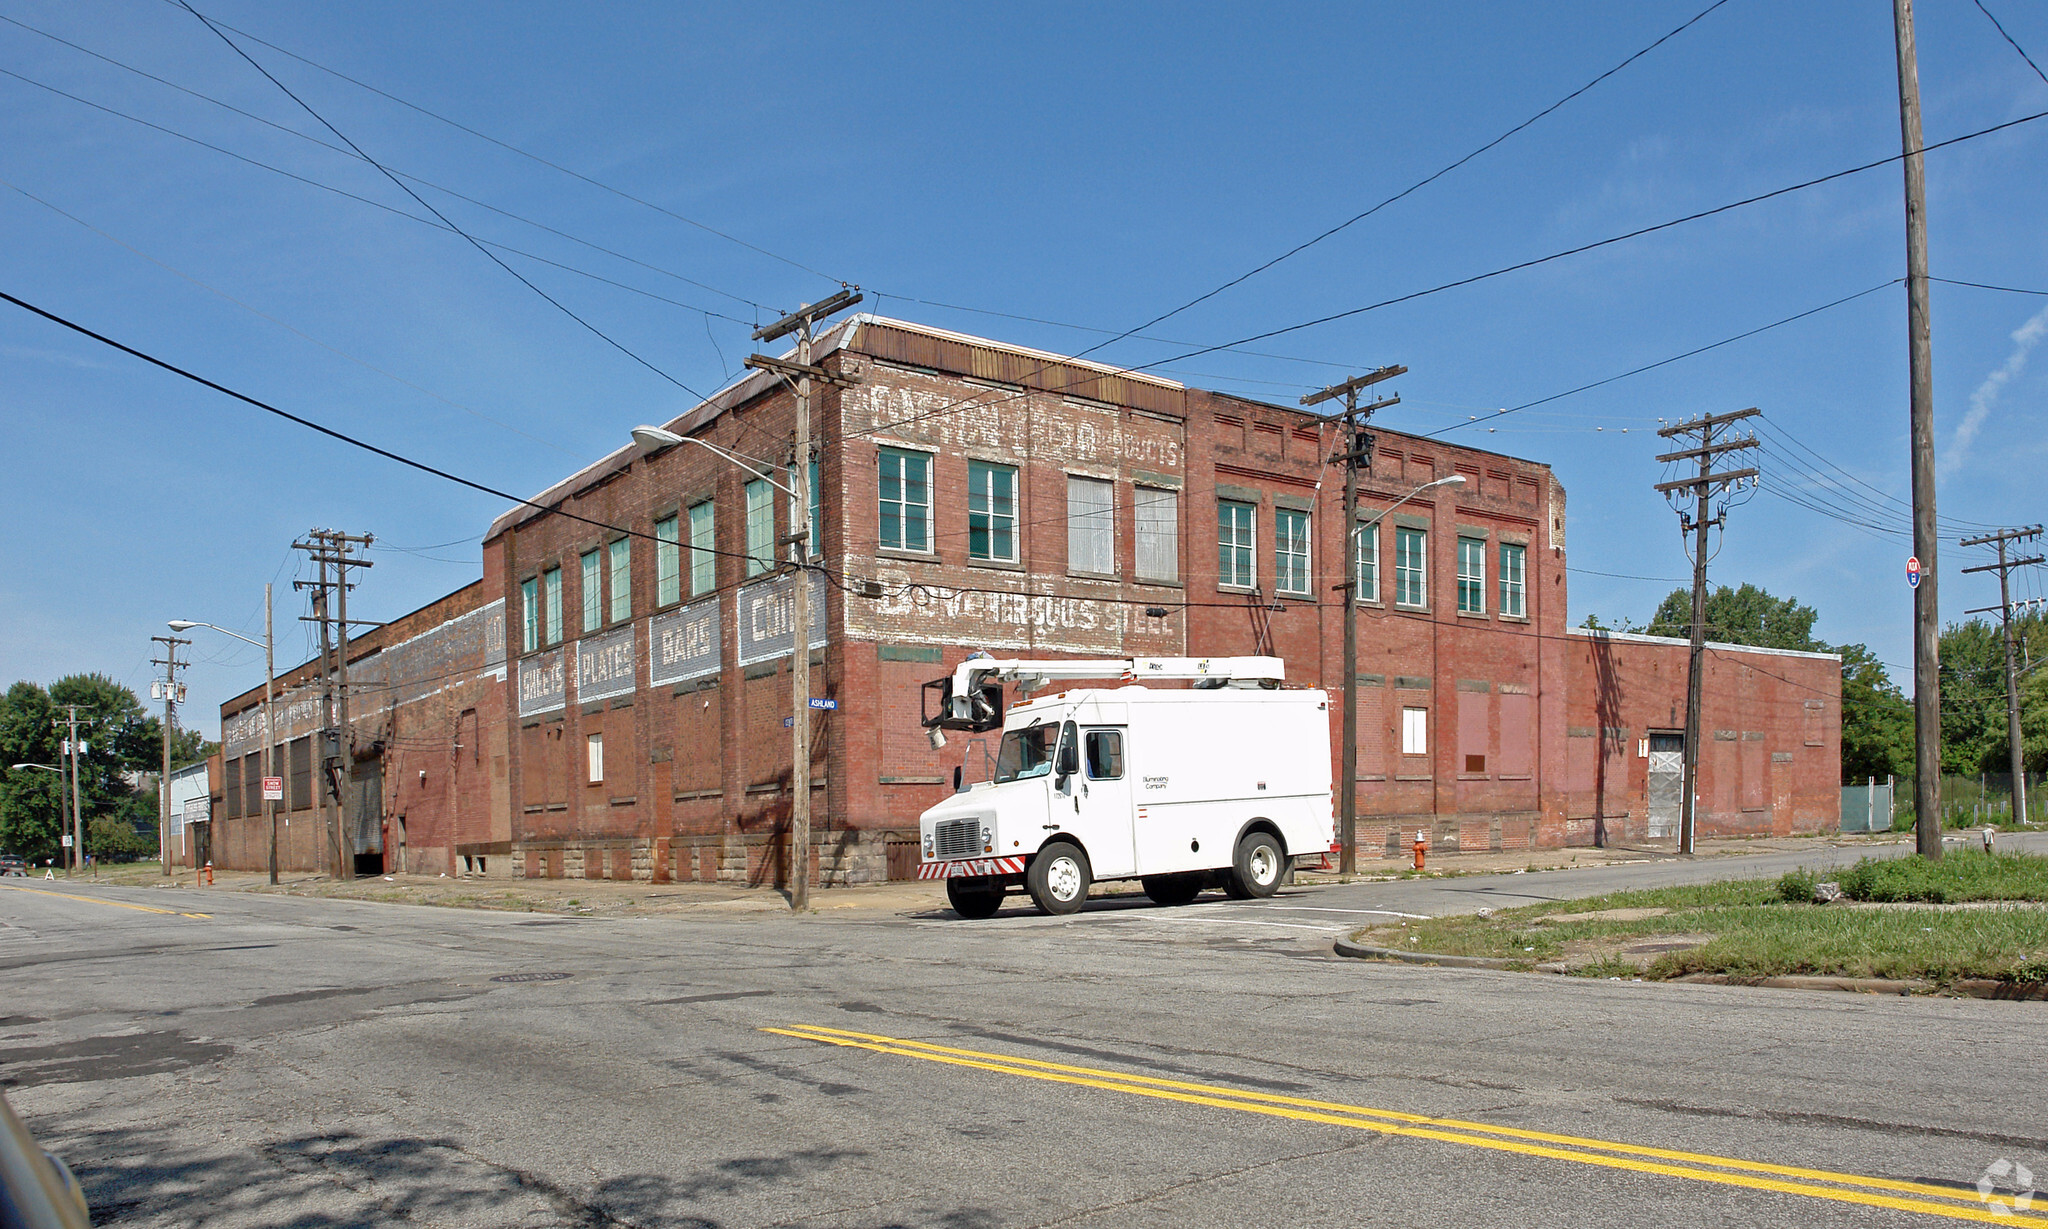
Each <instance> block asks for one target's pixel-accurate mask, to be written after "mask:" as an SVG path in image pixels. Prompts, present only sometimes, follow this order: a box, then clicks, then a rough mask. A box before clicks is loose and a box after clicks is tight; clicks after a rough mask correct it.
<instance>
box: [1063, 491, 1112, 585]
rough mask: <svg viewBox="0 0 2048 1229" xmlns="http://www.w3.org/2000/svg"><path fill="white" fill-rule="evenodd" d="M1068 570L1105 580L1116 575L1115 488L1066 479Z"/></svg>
mask: <svg viewBox="0 0 2048 1229" xmlns="http://www.w3.org/2000/svg"><path fill="white" fill-rule="evenodd" d="M1067 570H1068V571H1070V572H1094V573H1096V574H1097V575H1100V576H1108V575H1111V574H1113V573H1114V572H1115V571H1116V486H1115V484H1114V483H1110V482H1105V481H1103V480H1102V479H1100V478H1083V477H1081V476H1079V475H1078V474H1068V475H1067Z"/></svg>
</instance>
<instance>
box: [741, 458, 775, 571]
mask: <svg viewBox="0 0 2048 1229" xmlns="http://www.w3.org/2000/svg"><path fill="white" fill-rule="evenodd" d="M772 490H773V488H772V487H770V486H769V485H768V482H767V480H766V479H763V478H756V479H754V480H753V481H752V482H749V483H748V484H747V575H749V576H759V575H760V574H761V573H763V572H765V571H767V570H768V569H769V568H772V567H774V566H775V497H774V496H773V495H772V494H770V492H771V491H772Z"/></svg>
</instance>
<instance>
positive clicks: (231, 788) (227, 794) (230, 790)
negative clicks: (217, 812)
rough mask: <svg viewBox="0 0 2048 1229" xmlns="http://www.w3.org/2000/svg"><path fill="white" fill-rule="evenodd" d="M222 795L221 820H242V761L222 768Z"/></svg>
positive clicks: (226, 763) (230, 762)
mask: <svg viewBox="0 0 2048 1229" xmlns="http://www.w3.org/2000/svg"><path fill="white" fill-rule="evenodd" d="M81 775H82V774H81ZM220 793H221V799H220V801H221V818H223V819H239V818H241V814H242V761H241V760H240V759H232V760H228V761H226V762H225V763H223V764H222V765H221V766H220Z"/></svg>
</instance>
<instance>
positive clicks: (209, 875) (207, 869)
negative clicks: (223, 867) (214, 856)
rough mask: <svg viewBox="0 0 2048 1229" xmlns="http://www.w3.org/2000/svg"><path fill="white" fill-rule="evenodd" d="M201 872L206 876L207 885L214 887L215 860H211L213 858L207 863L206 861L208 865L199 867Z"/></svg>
mask: <svg viewBox="0 0 2048 1229" xmlns="http://www.w3.org/2000/svg"><path fill="white" fill-rule="evenodd" d="M199 873H200V874H201V875H203V876H204V877H205V882H206V886H207V887H209V888H210V887H212V886H213V862H212V860H211V859H209V860H208V861H207V863H206V865H205V866H202V867H200V868H199Z"/></svg>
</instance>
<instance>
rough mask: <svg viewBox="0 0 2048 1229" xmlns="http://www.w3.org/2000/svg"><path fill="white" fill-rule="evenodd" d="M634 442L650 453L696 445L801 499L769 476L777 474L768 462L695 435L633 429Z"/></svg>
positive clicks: (659, 429)
mask: <svg viewBox="0 0 2048 1229" xmlns="http://www.w3.org/2000/svg"><path fill="white" fill-rule="evenodd" d="M633 442H634V443H636V444H638V445H640V446H641V447H642V448H645V449H646V450H647V451H649V452H659V451H660V450H662V449H664V448H673V447H675V446H676V445H677V444H695V445H697V446H698V447H699V448H708V449H710V450H711V451H712V452H715V453H717V454H718V455H719V456H721V457H724V458H725V459H726V460H728V461H730V462H732V463H733V464H734V465H737V466H739V467H740V468H741V469H744V470H746V471H747V472H748V473H750V474H752V475H754V477H756V478H759V479H760V480H761V481H763V482H765V483H767V484H768V485H769V486H772V487H774V488H775V489H777V490H779V491H782V492H784V493H785V494H787V495H788V496H789V497H790V498H791V499H797V498H801V497H800V496H798V495H797V493H796V492H795V491H793V490H790V488H789V486H788V484H786V483H781V482H777V481H776V480H775V479H773V478H771V477H769V476H768V475H769V474H771V473H773V472H775V469H776V467H775V466H773V465H770V464H768V462H766V461H756V460H755V459H754V458H752V457H748V456H741V455H740V454H739V453H737V452H731V451H728V450H727V449H724V448H720V447H719V446H718V445H716V444H714V443H712V442H711V441H710V440H700V439H698V438H697V437H696V436H694V435H677V434H676V433H675V432H673V431H670V430H669V429H668V428H666V427H647V426H640V427H635V428H633Z"/></svg>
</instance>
